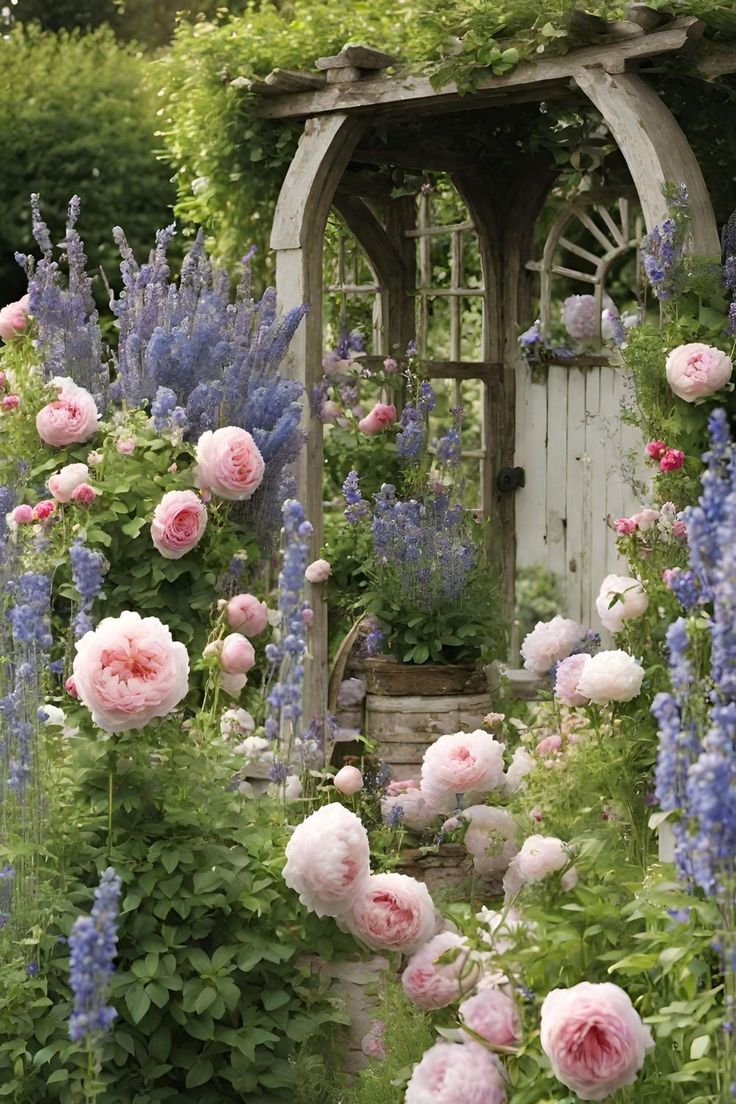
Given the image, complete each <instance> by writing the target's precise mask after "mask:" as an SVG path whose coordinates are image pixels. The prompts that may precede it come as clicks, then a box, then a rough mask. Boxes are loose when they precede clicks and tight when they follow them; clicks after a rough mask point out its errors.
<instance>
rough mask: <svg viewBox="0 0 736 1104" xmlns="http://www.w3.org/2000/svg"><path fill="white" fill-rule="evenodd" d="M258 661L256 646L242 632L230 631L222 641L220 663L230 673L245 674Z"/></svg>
mask: <svg viewBox="0 0 736 1104" xmlns="http://www.w3.org/2000/svg"><path fill="white" fill-rule="evenodd" d="M255 662H256V653H255V648H254V647H253V645H252V644H251V642H250V640H248V637H247V636H243V634H242V633H230V634H229V635H228V636H226V637H225V639H224V640H223V642H222V648H221V649H220V664H221V666H222V669H223V671H225V672H226V673H227V674H229V675H245V674H246V673H247V672H248V671H250V669H251V667H253V666H254V664H255Z"/></svg>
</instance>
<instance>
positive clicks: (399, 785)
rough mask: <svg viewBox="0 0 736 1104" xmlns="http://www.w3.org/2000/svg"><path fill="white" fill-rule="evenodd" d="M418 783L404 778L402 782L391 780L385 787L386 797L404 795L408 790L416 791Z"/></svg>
mask: <svg viewBox="0 0 736 1104" xmlns="http://www.w3.org/2000/svg"><path fill="white" fill-rule="evenodd" d="M418 789H419V783H418V782H416V781H415V780H414V779H413V778H405V779H403V780H402V781H396V780H392V781H391V782H389V784H388V786H387V787H386V796H387V797H396V795H397V794H403V793H406V792H407V791H408V790H418Z"/></svg>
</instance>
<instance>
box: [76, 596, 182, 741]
mask: <svg viewBox="0 0 736 1104" xmlns="http://www.w3.org/2000/svg"><path fill="white" fill-rule="evenodd" d="M188 680H189V657H188V655H187V650H186V648H185V647H184V645H183V644H179V643H177V642H176V641H175V640H173V638H172V636H171V633H170V632H169V630H168V628H167V627H166V625H164V624H162V623H161V621H159V619H158V618H157V617H141V616H140V614H138V613H133V612H132V611H130V610H126V611H124V612H123V613H121V614H120V616H119V617H106V618H104V620H102V621H100V623H99V625H98V626H97V628H96V629H95V630H94V632H88V633H86V634H85V635H84V636H83V637H82V639H81V640H78V641H77V654H76V656H75V659H74V686H75V688H76V692H77V695H78V697H79V698H80V699H81V700H82V702H83V703H84V704H85V705H86V706H87V708H88V709H89V711H90V713H91V714H92V720H93V721H94V722H95V724H96V725H98V726H99V727H100V728H103V729H105V731H107V732H127V731H129V730H130V729H135V728H143V727H144V725H147V724H148V723H149V721H152V720H153V719H154V718H155V717H165V716H166V714H167V713H170V712H171V711H172V709H174V707H175V706H176V705H178V704H179V702H180V701H181V700H182V698H184V697H185V695H186V693H187V690H188V689H189V682H188Z"/></svg>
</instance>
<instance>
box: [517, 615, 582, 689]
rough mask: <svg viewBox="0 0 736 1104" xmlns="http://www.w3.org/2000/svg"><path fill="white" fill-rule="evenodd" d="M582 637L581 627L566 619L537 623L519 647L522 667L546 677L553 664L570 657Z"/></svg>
mask: <svg viewBox="0 0 736 1104" xmlns="http://www.w3.org/2000/svg"><path fill="white" fill-rule="evenodd" d="M584 635H585V630H584V629H583V627H582V625H579V624H578V623H577V621H571V620H570V619H569V618H568V617H559V616H558V617H553V618H552V620H551V621H537V623H536V625H535V626H534V628H533V629H532V631H531V632H530V633H527V635H526V636H525V637H524V640H523V643H522V645H521V655H522V659H523V660H524V666H525V667H526V669H527V670H528V671H532V672H533V673H534V674H535V675H546V674H547V672H548V671H550V670H551V669H552V668H553V667H554V665H555V663H559V662H560V660H561V659H565V658H566V657H567V656H569V655H570V652H571V651H572V650H573V648H574V647H575V646H576V645H577V644H578V643H579V642H580V640H582V638H583V636H584Z"/></svg>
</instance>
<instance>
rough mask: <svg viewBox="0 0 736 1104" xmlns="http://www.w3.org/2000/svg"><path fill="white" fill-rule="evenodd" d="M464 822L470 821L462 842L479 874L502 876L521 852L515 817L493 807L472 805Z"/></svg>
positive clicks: (465, 811) (466, 811)
mask: <svg viewBox="0 0 736 1104" xmlns="http://www.w3.org/2000/svg"><path fill="white" fill-rule="evenodd" d="M463 819H464V820H466V821H467V822H468V827H467V830H466V832H465V839H464V840H463V842H464V844H465V849H466V850H467V852H468V853H469V854H470V855H472V856H473V868H474V870H475V872H476V874H479V875H480V876H481V877H484V878H487V877H489V876H490V875H491V874H501V873H503V871H504V870H506V868H507V866H508V865H509V863H510V862H511V860H512V859H513V858H514V856H515V855H516V854H517V852H518V850H519V847H518V845H517V843H516V836H517V834H518V833H517V828H516V824H515V822H514V818H513V817H512V816H511V815H510V814H509V813H507V812H506V810H505V809H500V808H497V807H494V806H493V805H471V806H470V808H469V809H465V810H464V812H463Z"/></svg>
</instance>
